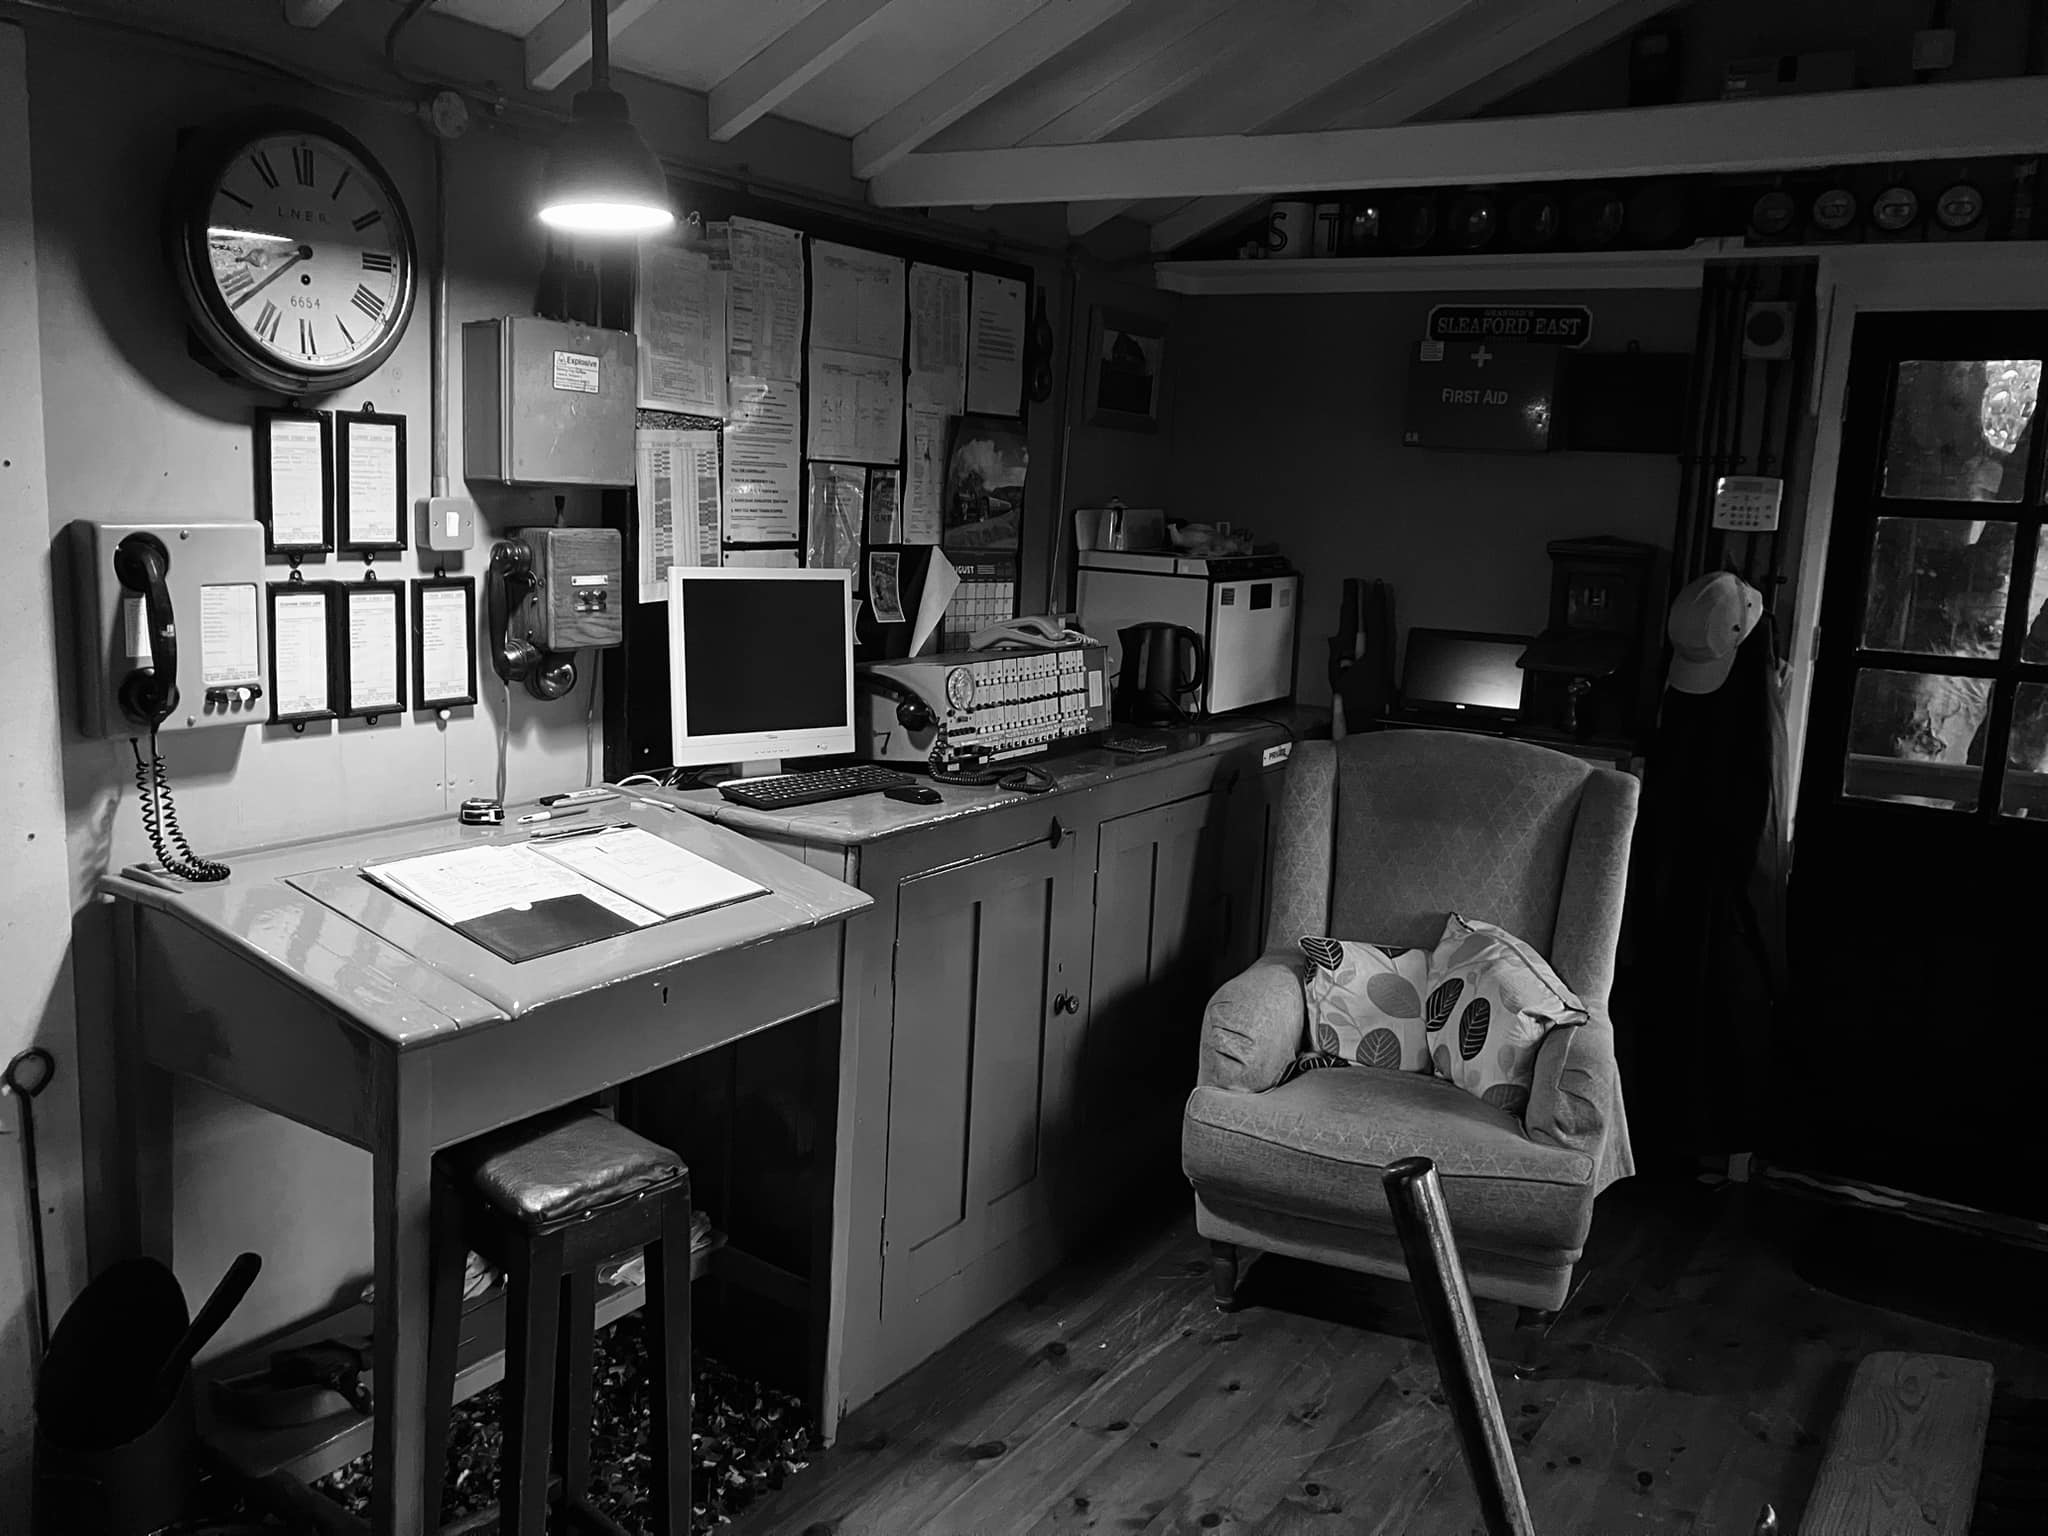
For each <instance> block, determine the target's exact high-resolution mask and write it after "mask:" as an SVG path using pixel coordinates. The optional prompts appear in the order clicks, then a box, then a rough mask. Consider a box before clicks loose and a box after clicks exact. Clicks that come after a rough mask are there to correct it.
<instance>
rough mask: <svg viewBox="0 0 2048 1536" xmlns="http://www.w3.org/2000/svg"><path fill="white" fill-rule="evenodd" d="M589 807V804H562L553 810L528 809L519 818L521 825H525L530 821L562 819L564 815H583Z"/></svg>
mask: <svg viewBox="0 0 2048 1536" xmlns="http://www.w3.org/2000/svg"><path fill="white" fill-rule="evenodd" d="M589 809H590V807H589V806H587V805H562V806H557V807H555V809H553V810H551V811H528V812H527V813H526V814H525V815H524V816H522V817H520V818H519V825H520V826H522V827H523V826H525V825H526V824H527V823H528V822H529V821H560V820H561V819H562V818H563V817H564V816H581V815H582V814H583V813H584V812H585V811H587V810H589Z"/></svg>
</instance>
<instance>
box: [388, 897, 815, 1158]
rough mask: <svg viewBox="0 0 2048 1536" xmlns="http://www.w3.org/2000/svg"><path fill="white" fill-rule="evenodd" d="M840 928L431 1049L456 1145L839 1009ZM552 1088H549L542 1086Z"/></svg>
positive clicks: (442, 1114) (621, 986) (444, 1140)
mask: <svg viewBox="0 0 2048 1536" xmlns="http://www.w3.org/2000/svg"><path fill="white" fill-rule="evenodd" d="M839 958H840V929H839V927H838V925H836V924H835V925H833V926H831V927H828V928H811V929H806V930H804V931H803V932H800V933H793V934H787V935H785V936H783V937H782V938H779V939H771V940H770V941H768V942H767V943H765V944H756V945H753V946H751V947H749V948H746V949H737V950H727V951H725V952H723V953H721V954H716V955H710V956H707V957H706V958H704V959H702V960H692V961H689V962H687V963H686V964H683V965H680V966H676V967H674V968H673V969H671V970H667V971H662V972H658V973H656V974H655V975H652V976H645V977H641V978H640V979H638V980H636V981H628V982H620V983H618V984H617V985H616V986H611V987H606V988H603V989H600V990H598V991H594V992H586V993H584V994H583V995H581V996H580V997H571V998H564V999H563V1000H562V1001H560V1002H558V1003H551V1004H549V1005H548V1006H547V1007H545V1008H540V1009H537V1010H535V1011H534V1012H532V1013H528V1014H523V1015H521V1016H520V1017H519V1018H516V1019H508V1020H506V1021H505V1022H504V1023H502V1024H491V1025H482V1026H476V1027H473V1028H470V1029H466V1030H464V1031H462V1032H461V1033H460V1034H458V1035H456V1036H454V1037H453V1038H448V1039H443V1040H439V1041H436V1042H434V1043H433V1044H431V1045H429V1046H426V1047H423V1049H425V1050H427V1051H428V1052H429V1053H430V1054H431V1056H432V1059H433V1065H434V1145H435V1146H437V1147H444V1146H448V1145H450V1144H452V1143H454V1142H458V1141H466V1140H467V1139H468V1138H470V1137H471V1136H475V1135H479V1134H481V1133H482V1132H484V1131H488V1130H491V1129H493V1128H495V1127H497V1126H500V1125H505V1124H508V1123H509V1122H511V1121H513V1120H516V1119H519V1118H521V1117H522V1116H525V1115H530V1114H534V1113H536V1112H537V1110H538V1108H539V1107H540V1105H539V1103H538V1102H537V1101H539V1100H541V1099H543V1098H545V1099H550V1100H552V1101H553V1102H555V1103H558V1104H565V1103H569V1102H571V1101H573V1100H575V1099H579V1098H582V1097H584V1096H585V1095H586V1094H592V1093H597V1092H599V1091H601V1090H603V1089H605V1088H609V1087H612V1086H613V1085H614V1084H617V1083H623V1082H627V1081H630V1080H631V1079H633V1078H636V1077H643V1076H645V1075H646V1074H647V1073H649V1072H653V1071H657V1070H659V1069H660V1068H662V1067H666V1066H671V1065H673V1064H674V1063H676V1062H678V1061H683V1060H685V1059H687V1058H689V1057H691V1056H696V1055H698V1054H700V1053H702V1052H704V1051H709V1050H714V1049H716V1048H717V1047H719V1046H721V1045H725V1044H727V1043H728V1042H730V1041H733V1040H737V1039H740V1038H741V1037H742V1036H745V1035H750V1034H753V1033H755V1032H757V1031H759V1030H762V1029H766V1028H768V1027H770V1026H771V1025H774V1024H779V1023H781V1022H783V1021H784V1020H786V1019H793V1018H796V1017H798V1016H799V1015H802V1014H806V1013H810V1012H812V1011H813V1010H814V1009H818V1008H823V1007H826V1006H828V1005H830V1004H832V1003H835V1002H837V1001H838V999H839ZM541 1084H546V1085H547V1086H546V1087H545V1089H542V1088H541V1087H540V1086H539V1085H541Z"/></svg>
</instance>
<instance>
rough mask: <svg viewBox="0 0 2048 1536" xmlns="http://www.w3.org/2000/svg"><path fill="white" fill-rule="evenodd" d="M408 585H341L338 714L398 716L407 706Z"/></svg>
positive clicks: (339, 584)
mask: <svg viewBox="0 0 2048 1536" xmlns="http://www.w3.org/2000/svg"><path fill="white" fill-rule="evenodd" d="M405 585H406V584H405V583H404V582H402V581H354V582H339V583H336V585H335V590H336V591H337V592H339V593H340V594H341V616H340V618H339V619H338V620H337V622H336V625H335V634H336V638H337V642H338V644H337V649H338V650H339V652H340V656H341V666H340V682H341V688H340V694H341V700H340V707H339V711H338V712H339V713H341V714H343V715H348V716H370V717H374V716H377V715H390V714H396V713H397V712H398V711H399V710H402V709H404V708H405V660H404V658H405Z"/></svg>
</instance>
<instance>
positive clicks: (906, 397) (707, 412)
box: [603, 182, 1035, 779]
mask: <svg viewBox="0 0 2048 1536" xmlns="http://www.w3.org/2000/svg"><path fill="white" fill-rule="evenodd" d="M671 190H672V192H673V194H674V198H675V203H676V208H677V211H678V213H679V214H680V215H681V217H680V219H679V222H678V233H677V236H676V237H675V238H674V239H673V240H671V241H667V242H646V243H644V244H643V247H642V250H641V252H640V254H639V256H638V257H637V259H635V260H634V261H633V262H632V263H631V265H632V268H633V271H632V289H633V294H632V300H631V304H630V308H629V309H628V310H627V315H629V316H630V323H631V324H632V326H633V328H634V330H635V332H636V335H637V336H638V338H639V355H640V379H639V388H640V394H639V401H638V403H639V406H640V410H639V414H638V421H637V425H638V428H639V430H638V433H637V438H638V443H637V450H638V451H637V454H636V460H637V468H638V473H637V484H636V487H635V490H634V491H633V492H632V493H630V494H625V493H621V494H616V495H613V496H610V497H608V498H607V513H606V516H607V521H612V522H616V524H617V525H618V526H619V527H620V528H621V531H622V532H623V534H624V537H625V557H626V565H627V570H628V572H629V573H630V579H629V580H628V581H627V583H626V590H625V592H624V594H623V595H624V598H625V610H626V611H625V642H624V644H623V645H621V646H618V647H616V648H614V649H611V650H608V651H606V652H605V653H604V662H603V665H604V687H603V694H604V709H605V762H604V771H605V775H606V777H607V778H611V779H618V778H622V777H624V776H626V775H628V774H633V773H659V772H661V771H663V770H665V769H666V768H668V767H669V766H670V764H669V759H670V756H671V753H672V747H671V739H670V718H669V677H668V613H667V601H668V578H667V572H668V569H669V567H670V566H671V565H678V564H680V565H689V564H698V565H714V564H728V565H743V564H744V565H784V564H787V565H802V566H813V567H827V568H844V569H849V570H851V571H852V572H853V590H854V596H855V602H856V605H857V606H856V620H857V623H856V628H857V631H858V633H859V634H860V636H861V642H860V643H861V644H862V645H867V644H869V643H870V637H871V636H872V635H873V634H874V632H875V628H876V625H875V622H874V620H875V618H876V616H877V610H876V609H875V608H874V607H873V604H874V601H875V599H874V594H872V593H870V592H869V591H868V590H867V587H868V585H869V582H870V580H871V577H870V574H869V573H870V572H871V571H872V570H873V569H875V568H876V567H875V566H874V564H873V563H872V562H871V561H870V560H869V559H868V555H869V552H870V550H871V549H877V550H884V549H894V548H899V547H901V546H906V545H911V546H915V545H933V546H936V545H937V544H938V543H939V542H940V540H941V536H942V529H943V516H942V511H943V509H942V505H941V503H942V500H943V498H944V496H945V494H946V478H945V473H944V465H945V462H946V454H947V451H948V450H949V448H950V446H951V444H952V440H953V436H954V433H955V431H956V430H957V426H958V423H959V422H960V421H961V420H962V419H963V418H965V417H967V416H969V415H970V413H971V414H972V415H973V417H974V419H975V420H976V421H977V422H984V423H985V422H987V421H990V420H993V421H997V422H1001V421H1013V422H1014V423H1015V425H1016V428H1017V431H1018V432H1019V433H1020V434H1021V433H1022V432H1023V430H1024V428H1025V425H1026V423H1025V413H1026V411H1027V409H1028V403H1027V401H1026V400H1025V397H1024V375H1025V372H1026V369H1025V366H1024V353H1025V348H1026V344H1027V342H1028V337H1029V333H1030V329H1031V325H1030V307H1031V303H1032V300H1033V295H1034V292H1035V288H1034V277H1033V273H1032V270H1031V268H1030V267H1029V266H1026V265H1024V264H1023V263H1020V262H1015V261H1007V260H1002V259H999V258H996V257H992V256H989V255H985V254H983V253H982V252H979V251H973V250H969V249H966V248H964V247H957V246H952V245H947V244H944V243H941V242H939V241H935V240H927V239H921V238H915V237H908V236H904V235H900V234H898V233H896V232H895V231H893V230H885V229H881V228H877V227H871V226H868V225H865V224H862V223H859V222H858V221H856V220H854V219H846V218H837V217H833V216H830V215H825V214H820V213H817V212H815V211H813V210H810V209H803V208H797V207H792V206H788V205H783V204H778V203H776V202H774V201H772V200H769V199H764V198H760V197H755V196H752V195H749V194H745V193H741V192H738V191H734V190H729V189H723V188H715V187H707V186H700V185H695V184H686V183H680V182H678V183H672V185H671ZM885 564H886V562H885ZM1016 565H1017V558H1016V555H1015V553H1014V552H1013V553H1012V554H1011V555H1010V557H1009V562H1008V567H1007V568H1008V569H1009V570H1010V571H1011V572H1012V603H1013V607H1014V572H1015V570H1016ZM898 596H899V595H898V594H897V593H895V592H893V591H887V592H884V593H883V594H882V597H883V601H884V605H885V608H886V609H887V610H888V611H891V612H893V611H894V610H895V605H896V603H897V601H898Z"/></svg>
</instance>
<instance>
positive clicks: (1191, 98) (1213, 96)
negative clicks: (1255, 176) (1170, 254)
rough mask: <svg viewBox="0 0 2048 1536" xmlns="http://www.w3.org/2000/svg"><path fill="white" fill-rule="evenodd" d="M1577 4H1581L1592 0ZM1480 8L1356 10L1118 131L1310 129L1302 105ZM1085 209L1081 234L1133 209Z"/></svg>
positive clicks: (1241, 63)
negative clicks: (1365, 62)
mask: <svg viewBox="0 0 2048 1536" xmlns="http://www.w3.org/2000/svg"><path fill="white" fill-rule="evenodd" d="M1574 3H1577V4H1581V5H1583V4H1586V3H1588V0H1574ZM1481 8H1482V0H1396V3H1383V4H1378V5H1373V6H1368V7H1352V8H1350V9H1349V10H1347V11H1346V12H1345V13H1344V14H1343V15H1341V16H1339V17H1336V18H1316V19H1315V24H1312V25H1310V26H1308V27H1306V28H1304V29H1302V30H1301V31H1299V32H1297V33H1293V34H1291V38H1292V39H1293V41H1292V45H1291V46H1287V47H1277V48H1276V47H1272V46H1266V47H1262V48H1259V49H1257V50H1256V51H1254V52H1251V53H1249V54H1247V56H1246V57H1245V58H1243V59H1241V60H1238V61H1235V63H1234V66H1233V68H1232V69H1231V70H1230V72H1229V73H1228V75H1226V76H1221V77H1219V78H1218V80H1217V81H1216V83H1215V86H1214V87H1213V88H1210V87H1204V88H1203V89H1202V90H1199V91H1189V92H1187V93H1186V94H1184V95H1180V96H1179V98H1178V99H1177V100H1173V101H1170V102H1167V103H1164V104H1162V105H1161V106H1160V108H1159V110H1157V111H1153V112H1150V113H1149V114H1148V113H1147V112H1146V111H1145V110H1144V109H1142V108H1141V109H1140V110H1138V111H1134V112H1130V113H1127V114H1125V115H1124V116H1123V117H1121V118H1120V119H1119V121H1118V123H1117V126H1118V127H1121V126H1122V125H1123V124H1125V123H1130V122H1136V121H1138V120H1139V119H1140V118H1143V122H1142V124H1141V127H1143V128H1145V129H1147V130H1154V129H1156V130H1157V131H1159V132H1161V133H1164V134H1167V135H1177V134H1182V133H1202V132H1208V133H1214V132H1218V131H1223V132H1231V133H1265V132H1270V131H1272V130H1274V129H1280V128H1299V127H1304V126H1310V125H1308V124H1303V123H1300V122H1297V121H1295V120H1294V119H1295V117H1296V115H1297V114H1298V112H1299V111H1300V105H1301V103H1302V102H1303V101H1304V100H1306V99H1308V98H1310V97H1314V96H1316V95H1318V94H1320V93H1321V92H1323V91H1325V90H1327V89H1329V88H1330V87H1331V86H1333V85H1335V84H1336V83H1337V82H1338V81H1340V80H1344V79H1346V78H1348V77H1351V76H1354V75H1356V74H1357V73H1358V70H1359V61H1360V60H1361V59H1376V60H1379V61H1380V62H1384V61H1385V60H1386V59H1387V58H1390V57H1394V56H1398V55H1400V54H1402V53H1404V52H1406V51H1407V50H1408V49H1409V47H1410V46H1411V45H1413V44H1414V43H1415V42H1416V40H1417V39H1419V38H1426V37H1433V36H1436V35H1437V34H1439V33H1443V32H1447V31H1452V30H1455V24H1456V23H1457V22H1459V21H1461V20H1463V19H1464V18H1466V17H1468V16H1472V15H1474V14H1475V13H1477V12H1479V11H1480V10H1481ZM1261 20H1262V21H1266V22H1267V25H1268V27H1269V28H1270V27H1271V25H1272V18H1271V17H1270V13H1261ZM1283 35H1287V34H1283ZM1276 101H1277V102H1280V103H1281V104H1282V105H1281V107H1280V109H1279V110H1278V111H1275V110H1274V108H1273V105H1272V104H1273V103H1274V102H1276ZM1401 120H1402V119H1401V118H1398V117H1397V118H1389V119H1388V121H1389V122H1400V121H1401ZM1313 126H1321V125H1320V124H1316V125H1313ZM1101 136H1103V135H1097V137H1101ZM1252 201H1256V199H1248V198H1238V199H1234V200H1232V201H1230V202H1229V203H1228V204H1226V203H1225V202H1224V201H1223V200H1222V199H1217V200H1215V201H1214V202H1212V203H1210V204H1209V205H1208V213H1209V214H1212V215H1213V218H1212V222H1220V221H1221V220H1223V219H1225V218H1228V217H1229V216H1230V215H1231V214H1232V213H1234V212H1235V211H1237V210H1238V209H1240V208H1243V207H1245V206H1246V205H1247V203H1249V202H1252ZM1080 206H1081V208H1082V209H1083V210H1084V211H1083V212H1082V213H1081V214H1080V215H1079V218H1078V220H1077V218H1076V216H1075V214H1074V213H1072V212H1071V211H1070V212H1069V214H1068V218H1067V229H1068V232H1069V233H1070V234H1075V235H1079V234H1082V233H1085V232H1086V229H1092V228H1095V227H1097V226H1098V225H1100V224H1104V223H1107V222H1108V221H1109V220H1110V219H1112V218H1115V217H1117V216H1118V215H1119V214H1123V213H1127V212H1129V210H1130V208H1131V206H1132V205H1131V203H1129V202H1122V203H1110V204H1103V203H1095V204H1082V205H1080ZM1090 221H1092V222H1090ZM1076 222H1081V223H1084V224H1085V225H1086V229H1083V230H1075V229H1074V225H1075V223H1076ZM1205 227H1206V226H1205ZM1157 248H1158V247H1157V246H1155V247H1154V249H1157Z"/></svg>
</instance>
